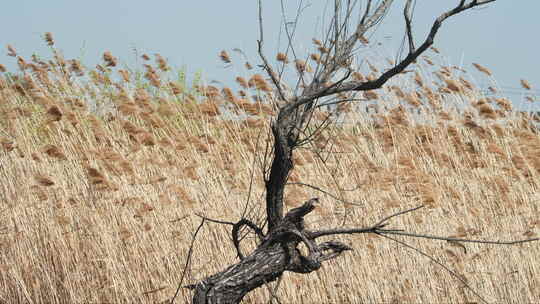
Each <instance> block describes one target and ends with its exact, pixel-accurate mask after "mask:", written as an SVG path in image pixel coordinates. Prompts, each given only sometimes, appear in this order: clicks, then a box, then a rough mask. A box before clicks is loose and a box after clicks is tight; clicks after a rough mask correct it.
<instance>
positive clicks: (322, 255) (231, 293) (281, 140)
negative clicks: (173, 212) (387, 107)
mask: <svg viewBox="0 0 540 304" xmlns="http://www.w3.org/2000/svg"><path fill="white" fill-rule="evenodd" d="M494 1H495V0H483V1H482V0H472V1H468V0H459V1H457V5H456V6H455V7H454V8H453V9H451V10H449V11H446V12H444V13H443V14H442V15H440V16H439V17H438V18H436V19H435V21H434V23H433V25H432V26H431V30H430V31H429V34H428V35H427V37H426V38H425V39H424V41H423V42H422V43H421V44H420V45H419V46H418V47H417V46H416V45H415V39H414V36H413V31H412V19H413V14H412V4H413V1H412V0H408V1H407V2H406V3H405V6H404V10H403V18H404V22H405V35H406V36H405V37H406V39H405V41H406V42H407V44H408V53H407V55H406V56H404V57H403V58H402V59H401V60H399V61H398V62H397V63H396V64H395V65H394V66H393V67H392V68H390V69H388V70H387V71H384V72H383V73H382V74H381V75H380V76H379V77H377V78H376V79H372V80H364V81H360V80H355V79H353V78H352V77H351V74H352V72H353V71H352V70H351V68H350V62H351V59H352V57H353V55H354V51H355V48H356V47H357V46H358V44H359V43H360V42H361V41H362V40H363V39H364V36H365V35H366V34H367V33H368V31H369V30H373V28H374V27H375V26H376V25H377V24H378V23H380V21H381V20H383V19H384V18H385V16H386V15H387V13H388V11H389V9H390V7H391V6H392V4H393V2H394V1H392V0H381V1H372V0H367V1H364V3H365V5H364V6H363V7H361V8H360V7H358V6H357V1H340V0H335V2H334V3H335V5H334V12H333V19H332V20H333V21H332V22H331V25H330V26H329V28H328V29H327V37H326V39H325V42H324V43H323V44H322V45H321V48H323V49H324V52H323V53H322V56H321V57H320V58H319V59H318V60H317V63H318V66H317V68H316V70H315V72H314V73H313V76H312V77H310V78H309V79H307V77H305V76H304V74H302V73H300V74H299V83H300V85H299V86H298V88H301V89H299V90H295V92H297V91H300V92H297V94H293V96H292V97H291V96H290V95H291V94H288V95H287V94H286V92H285V87H284V85H283V80H282V73H281V72H279V71H276V70H275V69H274V68H273V67H272V66H271V65H270V63H269V62H268V60H267V59H266V57H265V55H264V53H263V27H262V23H263V21H262V13H261V10H262V8H261V3H260V0H259V23H260V24H259V26H260V31H261V32H260V40H259V41H258V50H259V55H260V58H261V60H262V67H263V68H264V69H265V70H266V72H267V74H268V76H269V77H270V78H271V80H272V83H273V85H274V86H275V92H276V94H275V95H276V99H277V100H279V103H278V102H276V104H279V107H278V113H277V117H275V118H274V119H273V121H272V123H271V132H272V135H273V139H274V141H273V147H272V150H271V151H272V155H271V165H270V168H269V172H267V173H266V174H265V176H264V177H265V187H266V220H267V226H266V232H265V231H264V230H265V229H263V227H259V226H257V225H256V224H255V223H254V222H252V221H250V220H248V219H245V218H243V219H241V220H240V221H239V222H237V223H228V224H230V225H232V239H233V245H234V246H235V247H236V250H237V253H238V258H239V260H240V261H239V262H237V263H236V264H234V265H231V266H229V267H227V268H225V269H224V270H223V271H221V272H219V273H216V274H214V275H211V276H209V277H207V278H205V279H204V280H202V281H200V282H198V283H196V284H193V285H190V286H187V288H191V289H192V290H194V295H193V303H196V304H214V303H239V302H240V301H241V300H242V299H243V298H244V296H245V295H246V294H247V293H249V292H250V291H252V290H254V289H256V288H258V287H261V286H264V285H265V284H267V283H269V282H273V281H275V280H277V279H278V278H280V277H281V276H282V275H283V273H284V272H286V271H290V272H295V273H303V274H305V273H310V272H313V271H317V270H318V269H319V268H320V267H321V263H323V262H325V261H327V260H330V259H333V258H336V257H338V256H339V255H341V254H342V253H343V252H345V251H347V250H352V248H351V247H349V246H347V245H345V244H343V243H341V242H339V241H325V242H321V243H318V242H317V240H318V239H319V238H321V237H323V236H331V235H338V234H355V233H375V234H379V235H386V234H400V235H406V236H412V237H425V238H430V239H440V240H447V241H454V242H483V243H494V244H516V243H522V242H528V241H532V240H537V239H527V240H520V241H511V242H490V241H487V242H486V241H477V240H468V239H455V238H444V237H437V236H428V235H416V234H411V233H407V232H403V231H398V230H390V229H385V226H386V225H387V224H388V220H390V219H391V218H392V217H395V216H398V215H402V214H404V213H407V212H412V211H415V210H417V209H418V208H420V207H417V208H414V209H410V210H406V211H403V212H399V213H397V214H394V215H391V216H389V217H387V218H384V219H382V220H380V221H379V222H378V223H375V224H374V225H372V226H371V227H366V228H336V229H328V230H318V231H312V230H309V229H307V228H306V227H305V226H304V217H305V216H307V215H308V214H309V213H310V212H311V211H313V209H314V208H315V207H316V206H317V203H318V199H317V198H313V199H310V200H308V201H307V202H305V203H304V204H303V205H302V206H300V207H298V208H295V209H292V210H290V211H289V212H287V213H286V214H283V213H284V212H283V201H284V189H285V186H286V183H287V180H288V178H289V173H290V172H291V170H292V169H293V161H292V159H293V153H294V151H295V149H296V148H298V147H299V146H300V145H302V144H304V143H305V142H306V141H309V140H311V139H313V137H314V136H316V135H317V134H316V131H315V132H313V133H311V134H307V133H306V132H307V131H306V130H308V128H307V127H308V126H309V125H310V123H311V117H312V115H313V113H314V111H315V110H316V109H317V108H319V107H322V106H325V105H328V103H327V102H325V101H324V100H325V97H329V96H336V95H337V94H340V93H351V92H360V91H368V90H374V89H378V88H381V87H382V86H383V85H384V84H385V83H386V82H387V81H388V80H389V79H391V78H392V77H394V76H396V75H398V74H400V73H402V72H403V71H404V70H405V68H406V67H408V66H409V65H410V64H412V63H414V62H415V61H416V60H417V59H418V57H419V56H420V55H421V54H422V53H424V52H425V51H426V50H427V49H428V48H429V47H430V46H431V45H432V44H433V42H434V39H435V37H436V35H437V31H438V30H439V28H440V27H441V25H442V24H443V22H444V21H445V20H446V19H448V18H450V17H452V16H454V15H457V14H460V13H462V12H464V11H467V10H470V9H472V8H475V7H479V6H483V5H486V4H488V3H490V2H494ZM359 10H360V12H359ZM358 13H360V15H359V16H360V17H359V18H358V21H357V22H356V24H353V25H355V26H351V20H353V19H352V18H353V17H352V16H356V15H357V14H358ZM289 38H290V37H289ZM289 47H291V46H290V45H289ZM347 102H351V100H350V99H336V101H335V102H333V104H340V103H347ZM246 227H247V228H249V229H251V230H253V231H254V232H255V234H256V235H257V236H258V238H259V243H258V247H257V248H256V249H255V250H254V251H253V252H251V253H250V254H248V255H247V256H244V254H243V253H242V252H241V250H240V246H239V244H240V233H239V231H240V230H241V229H243V228H246ZM302 243H303V244H304V245H305V246H306V248H307V249H308V251H309V253H308V254H302V252H301V250H300V249H299V246H300V245H301V244H302Z"/></svg>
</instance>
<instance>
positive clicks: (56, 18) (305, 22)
mask: <svg viewBox="0 0 540 304" xmlns="http://www.w3.org/2000/svg"><path fill="white" fill-rule="evenodd" d="M4 2H5V3H3V4H2V11H1V12H0V28H1V29H2V35H0V45H2V47H3V50H2V51H1V52H0V55H2V56H0V63H3V64H6V65H7V66H9V67H13V66H14V65H13V63H14V62H13V59H12V58H10V57H7V56H5V54H6V53H7V51H6V49H5V45H6V44H11V45H13V46H14V47H15V48H16V49H17V51H18V52H19V53H20V54H22V55H23V56H25V57H27V58H28V57H29V56H30V55H31V54H32V53H33V52H36V53H37V54H47V55H48V54H49V53H48V50H47V47H46V46H45V44H44V42H42V34H43V33H44V32H52V33H53V35H54V37H55V40H56V42H57V47H58V48H60V49H61V50H63V53H64V55H65V56H66V58H78V57H80V56H81V55H82V56H83V62H84V63H85V64H87V65H94V64H95V63H97V62H99V60H100V59H101V54H102V53H103V51H106V50H109V51H111V52H112V53H113V54H114V55H115V56H117V57H119V58H120V60H121V61H122V62H126V63H128V64H129V65H130V66H134V65H135V56H134V55H133V51H132V48H133V47H136V48H137V49H138V50H139V52H141V53H149V54H153V53H160V54H162V55H163V56H164V57H166V58H167V59H168V60H169V62H170V63H171V65H173V66H183V65H186V66H187V68H188V71H191V72H193V71H197V70H201V71H203V73H204V76H205V78H207V79H209V80H213V79H216V80H220V81H224V82H228V81H230V80H231V79H234V77H235V76H236V75H235V73H236V71H235V69H234V68H227V69H224V67H223V64H222V63H221V62H220V61H219V60H218V57H217V54H218V53H219V51H220V50H222V49H226V50H232V49H233V48H240V49H243V50H244V51H245V52H246V53H247V55H248V57H249V59H250V61H252V63H257V62H258V58H257V56H256V52H255V46H256V39H257V37H258V29H257V15H256V13H257V7H256V1H255V0H249V1H248V0H244V1H217V0H215V1H203V0H199V1H196V0H191V1H183V0H175V1H173V0H154V1H140V0H116V1H115V0H108V1H104V0H94V1H77V0H50V1H40V0H18V1H4ZM285 2H286V3H287V8H286V13H287V17H288V18H292V17H293V16H294V12H295V10H296V7H297V5H298V4H299V3H300V1H292V0H287V1H285ZM399 2H402V1H396V3H399ZM457 2H458V1H457V0H417V6H416V19H415V21H416V23H415V25H414V28H415V31H416V32H417V34H418V35H417V38H418V41H419V40H420V39H421V37H422V36H421V35H424V34H425V33H426V31H427V30H428V29H429V27H430V25H431V23H432V21H433V19H434V17H435V15H437V14H439V13H440V12H442V10H443V9H446V8H449V7H450V6H453V5H454V4H455V3H457ZM303 3H304V4H305V5H308V7H307V8H306V9H305V10H304V11H303V17H302V19H301V26H300V29H299V32H298V36H297V45H298V47H299V49H302V48H303V49H304V50H305V49H307V48H309V47H310V46H311V38H312V37H314V36H315V35H317V34H318V33H320V26H321V20H320V18H318V17H317V16H321V15H322V13H323V10H324V6H325V4H327V1H315V0H304V2H303ZM263 5H264V7H265V26H266V37H265V39H266V40H267V43H266V51H267V53H268V54H269V57H270V56H271V57H274V55H273V54H275V52H276V50H277V46H278V43H277V37H278V33H279V23H280V21H281V18H282V14H281V11H280V6H279V1H263ZM400 10H401V9H400V6H396V7H395V8H394V9H393V11H392V12H391V15H390V16H389V17H388V18H387V19H386V20H385V22H384V24H383V25H382V26H381V27H380V28H379V29H378V30H377V33H376V35H375V36H374V40H375V41H380V42H384V45H385V50H386V51H387V52H388V55H392V54H395V51H396V50H397V47H398V46H399V42H400V41H401V38H402V35H403V32H402V26H403V21H402V18H401V11H400ZM538 12H540V1H538V0H519V1H518V0H498V1H496V2H495V3H493V4H491V5H489V6H487V7H486V8H483V9H478V10H473V11H469V12H467V13H465V14H463V15H460V16H457V17H454V18H453V19H451V20H448V21H447V22H446V23H445V24H444V25H443V28H442V29H441V30H440V33H439V35H438V38H437V39H436V43H435V45H436V46H437V47H438V48H440V49H441V50H442V51H443V52H444V55H445V56H446V58H447V60H448V62H449V63H451V64H454V65H463V66H464V67H465V68H467V69H468V70H471V71H472V70H473V68H472V67H471V63H472V62H477V63H481V64H483V65H484V66H486V67H488V68H489V69H491V70H492V71H493V72H494V74H495V78H496V79H497V81H498V83H499V85H501V86H502V87H503V88H520V85H519V79H520V78H526V79H528V80H529V82H530V83H531V84H532V85H533V88H534V89H535V90H536V91H538V92H540V58H539V55H538V54H540V39H538V32H539V31H540V18H538V17H537V14H538ZM318 36H319V37H320V35H318ZM475 75H476V74H475ZM476 76H477V78H476V79H477V82H478V83H479V84H480V85H485V84H487V80H486V79H485V78H484V77H481V76H480V75H476ZM476 76H475V77H476ZM519 91H521V90H519ZM508 93H509V97H512V99H514V100H515V101H518V100H519V99H520V97H521V96H520V95H519V94H515V93H516V91H515V90H509V91H508ZM510 93H512V94H511V95H510ZM538 103H540V102H537V103H536V104H538Z"/></svg>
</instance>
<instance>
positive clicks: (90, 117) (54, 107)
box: [0, 34, 540, 303]
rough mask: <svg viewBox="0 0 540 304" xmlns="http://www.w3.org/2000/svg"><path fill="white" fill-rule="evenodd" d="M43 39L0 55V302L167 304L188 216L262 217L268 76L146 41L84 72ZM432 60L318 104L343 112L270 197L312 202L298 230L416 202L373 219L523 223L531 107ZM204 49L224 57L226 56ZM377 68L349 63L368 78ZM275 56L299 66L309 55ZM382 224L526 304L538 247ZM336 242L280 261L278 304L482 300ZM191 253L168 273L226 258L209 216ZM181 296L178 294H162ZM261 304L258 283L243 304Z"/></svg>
mask: <svg viewBox="0 0 540 304" xmlns="http://www.w3.org/2000/svg"><path fill="white" fill-rule="evenodd" d="M46 38H47V39H46V41H47V43H48V44H49V45H50V47H51V51H52V55H51V56H49V57H50V58H46V59H45V58H40V57H38V56H34V57H33V58H22V57H19V55H18V54H17V50H16V49H15V48H14V47H11V46H9V47H8V55H10V56H11V57H12V58H9V57H6V60H14V61H15V62H17V64H18V66H19V69H18V70H17V71H12V72H11V73H10V72H8V71H6V68H5V67H4V66H0V71H2V72H0V179H1V182H0V303H167V302H166V301H169V300H170V299H171V298H172V296H173V295H174V293H175V291H176V288H177V286H178V284H179V282H180V277H181V274H182V271H183V269H184V266H185V264H186V259H187V257H188V250H189V247H190V244H191V239H192V235H193V233H194V231H195V229H196V228H197V226H198V225H199V223H200V222H201V218H200V217H199V216H197V214H198V215H204V216H206V217H209V218H213V219H218V220H223V221H230V222H236V221H238V220H239V219H240V217H241V215H242V214H243V211H244V206H245V205H246V201H247V199H248V197H249V204H248V206H249V208H248V211H249V212H248V215H249V216H250V217H251V218H252V219H253V220H257V219H259V218H260V216H261V215H263V213H264V208H265V207H264V181H263V178H262V173H261V163H262V161H263V160H262V157H263V155H264V152H265V147H266V144H267V142H271V141H272V137H271V133H269V128H268V127H269V123H270V121H271V117H273V115H275V114H276V110H277V109H276V107H275V104H276V103H275V102H272V100H273V98H274V97H273V96H272V89H271V83H270V82H269V81H268V80H267V79H266V76H263V74H262V72H261V71H260V69H258V68H252V69H246V72H245V75H242V76H238V77H237V75H231V79H233V80H236V85H235V86H234V87H231V88H228V87H222V86H219V85H208V84H205V82H204V81H196V82H192V81H186V80H185V78H183V77H179V75H178V73H177V71H174V70H173V69H171V68H170V67H169V66H168V64H167V62H166V60H165V59H164V58H162V57H161V56H159V55H152V56H148V55H143V60H144V62H143V63H144V65H143V66H142V67H136V68H134V69H130V68H126V67H122V66H120V65H119V64H118V59H117V58H116V57H114V55H113V54H111V53H110V52H105V53H104V55H103V59H102V63H101V64H100V65H98V66H97V67H95V68H91V67H85V66H84V65H83V63H81V62H79V61H78V60H73V59H65V58H64V57H63V56H62V54H61V52H60V51H59V50H57V49H56V48H55V46H54V41H53V39H52V36H51V35H50V34H47V35H46ZM440 56H441V55H440V54H439V53H438V50H436V49H433V50H432V51H430V52H429V53H428V55H427V56H424V57H423V58H422V59H421V60H419V61H418V62H417V63H416V64H415V65H413V66H411V67H410V69H409V70H408V73H404V74H403V75H399V76H398V77H396V78H395V79H392V80H391V81H390V82H389V84H388V85H386V86H385V87H384V88H382V89H379V90H376V91H368V92H364V93H362V94H363V95H362V98H363V99H364V101H359V102H356V103H349V104H347V105H346V106H340V107H339V108H338V109H328V110H321V111H319V112H317V115H316V116H315V117H314V118H313V125H314V126H316V125H317V124H320V123H322V122H323V121H325V120H326V119H327V118H328V116H329V115H330V113H331V112H332V113H334V114H332V115H333V116H331V119H333V118H332V117H336V119H337V120H339V121H341V122H340V123H336V124H334V125H331V126H330V127H328V128H326V129H325V130H324V132H323V134H322V136H320V137H319V138H317V139H316V140H315V141H314V142H313V143H312V144H310V145H308V146H305V147H303V148H302V149H299V150H297V151H296V152H295V153H296V154H295V168H294V170H293V173H292V175H291V177H290V183H291V185H289V186H287V188H286V200H285V203H286V206H287V208H292V207H296V206H299V205H301V204H302V203H303V202H304V201H306V200H307V199H310V198H312V197H319V198H320V199H321V203H322V206H321V207H320V208H318V209H316V210H315V211H314V212H313V214H311V215H309V216H308V217H307V218H306V220H308V221H309V222H308V225H309V226H311V227H335V226H341V225H345V226H347V227H361V226H368V225H372V224H374V223H376V222H377V221H378V220H380V219H381V218H382V217H384V216H387V215H390V214H393V213H395V212H398V211H400V210H405V209H408V208H412V207H415V206H418V205H425V206H426V208H423V209H420V210H418V211H416V212H413V213H410V214H407V215H404V216H400V217H397V218H395V219H393V220H392V224H391V225H390V226H389V227H390V228H396V229H405V230H406V231H410V232H418V233H427V234H432V235H441V236H454V237H463V238H474V239H491V240H512V239H524V238H532V237H538V235H539V231H540V217H539V215H540V132H539V129H538V116H534V115H532V114H528V113H523V112H520V111H517V110H514V105H513V103H512V101H511V100H510V99H508V98H506V97H504V96H503V95H501V94H499V93H498V92H497V90H498V88H497V85H496V81H495V80H494V78H493V77H494V76H492V75H491V72H490V71H489V70H488V69H487V68H485V67H483V66H481V65H479V64H476V65H475V67H472V66H471V68H472V69H474V68H476V69H477V70H479V71H480V72H482V73H483V75H484V76H483V77H485V78H486V79H487V80H488V81H491V83H493V86H492V87H490V92H483V91H482V90H481V89H479V88H477V87H476V86H475V85H474V84H473V83H472V81H471V80H470V79H469V78H468V75H469V74H467V72H466V71H463V70H462V69H460V68H457V67H453V66H446V65H442V64H440V63H439V62H442V61H444V60H442V59H440V58H441V57H440ZM220 57H221V60H223V61H224V62H226V63H228V62H230V61H232V62H233V63H234V59H231V58H230V57H229V54H228V53H227V52H222V53H221V54H220ZM314 57H316V56H312V59H313V58H314ZM277 62H278V63H279V64H285V62H286V59H285V58H282V57H280V56H279V55H278V56H277ZM239 64H240V65H243V64H244V62H240V63H239ZM302 64H304V66H303V65H302ZM389 64H390V63H388V62H385V61H380V62H378V63H372V64H370V65H369V67H368V68H367V69H366V70H364V71H359V72H357V73H355V74H354V75H353V76H354V77H357V78H362V77H365V78H367V79H369V78H370V77H373V76H374V75H377V73H380V70H383V69H384V68H385V66H388V65H389ZM289 65H291V68H292V69H293V70H294V69H295V68H296V69H304V70H305V71H307V72H309V66H308V65H309V62H307V63H306V62H303V63H299V62H296V67H295V63H289ZM248 68H249V67H248ZM522 85H523V87H524V88H525V89H527V87H528V88H529V89H530V88H531V84H529V83H528V82H527V81H525V80H523V81H522ZM253 95H255V96H256V98H255V97H253ZM528 99H529V100H528V101H526V102H532V103H535V102H539V101H538V100H536V99H535V98H534V97H533V96H528ZM335 113H338V114H335ZM338 118H339V119H338ZM252 176H253V179H252V178H251V177H252ZM303 184H310V185H314V186H316V187H319V188H321V189H324V190H325V191H326V192H328V193H330V194H332V196H330V195H328V194H325V193H322V192H319V191H317V190H316V189H314V188H310V187H307V186H305V185H303ZM249 192H251V194H250V195H249V196H248V193H249ZM334 197H335V198H334ZM336 198H338V199H336ZM396 238H399V240H401V241H404V242H406V243H408V244H410V245H411V246H414V247H416V248H418V249H420V250H422V251H423V252H425V253H427V254H429V255H431V256H433V257H435V258H436V259H437V260H439V261H440V262H442V263H444V264H445V265H447V266H448V267H449V268H450V269H452V270H453V271H455V272H456V273H457V274H458V275H459V276H460V277H461V278H462V279H463V280H465V281H466V282H467V283H468V284H469V285H470V286H471V287H472V288H473V289H474V291H476V292H477V293H478V294H480V295H481V296H482V297H484V298H485V299H486V300H488V301H489V302H497V303H533V302H539V301H540V288H539V286H540V263H539V261H540V245H539V243H537V242H531V243H525V244H521V245H515V246H494V245H482V244H479V245H476V244H465V245H464V246H458V245H456V244H454V243H449V242H444V241H429V240H418V239H410V238H403V237H396ZM338 239H340V240H342V241H344V242H346V243H347V244H350V245H351V246H352V247H353V248H354V251H349V252H347V253H345V254H343V255H342V256H341V257H339V258H337V259H334V260H331V261H329V262H327V263H325V264H323V267H322V269H321V270H319V271H317V272H314V273H312V274H310V275H298V274H290V273H287V274H285V275H284V277H283V281H282V282H281V285H280V287H279V289H278V292H277V295H278V296H279V298H280V300H281V302H282V303H406V302H409V303H450V302H452V303H475V302H480V299H479V298H478V297H477V296H476V295H475V294H474V293H473V292H471V291H470V290H469V289H466V288H465V287H464V286H463V283H462V282H460V281H459V280H458V279H456V278H455V277H453V276H451V275H450V274H449V273H448V272H447V271H445V270H444V269H443V268H441V267H440V266H439V265H437V264H436V263H433V262H432V261H430V260H429V259H428V258H426V257H425V256H422V255H420V254H418V253H417V252H415V251H413V250H411V249H409V248H406V247H404V246H402V245H400V244H398V243H396V242H393V241H391V240H388V239H386V238H382V237H378V236H375V235H355V236H348V237H347V236H343V237H338ZM243 246H244V247H245V248H244V252H246V253H247V252H248V248H247V247H249V244H247V243H246V244H244V245H243ZM193 249H194V252H193V255H192V258H191V263H190V267H189V271H187V276H186V279H185V280H184V282H183V285H187V284H194V283H196V282H197V281H198V280H201V279H203V278H204V277H206V276H208V275H211V274H213V273H216V272H218V271H220V270H222V269H223V268H225V267H226V266H228V265H231V264H233V263H235V262H237V259H236V252H235V249H234V247H233V245H232V242H231V238H230V226H224V225H218V224H215V223H209V222H207V223H206V224H205V225H204V226H203V228H202V230H201V232H200V233H199V234H198V237H197V239H196V241H195V245H194V248H193ZM274 285H275V283H274V284H273V285H272V286H274ZM190 295H191V291H190V290H188V289H182V290H181V291H180V294H179V297H178V298H177V299H176V303H186V302H189V301H190ZM269 299H270V296H269V291H268V289H267V288H260V289H258V290H256V291H254V292H252V293H250V294H249V295H248V297H246V299H245V300H244V302H245V303H267V302H268V300H269Z"/></svg>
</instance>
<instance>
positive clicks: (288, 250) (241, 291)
mask: <svg viewBox="0 0 540 304" xmlns="http://www.w3.org/2000/svg"><path fill="white" fill-rule="evenodd" d="M317 202H318V200H317V199H311V200H309V201H307V202H306V203H304V204H303V205H302V206H301V207H298V208H295V209H292V210H291V211H289V212H288V213H287V215H286V216H285V217H284V218H283V219H282V220H281V221H279V223H277V225H276V226H275V228H274V229H273V230H272V232H271V233H270V234H268V236H266V237H265V238H264V240H263V242H262V243H261V245H260V246H259V247H258V248H257V249H256V250H255V251H254V252H253V253H251V254H250V255H249V256H247V257H245V258H243V259H242V260H241V261H240V262H239V263H237V264H235V265H232V266H230V267H228V268H227V269H225V270H223V271H221V272H219V273H217V274H215V275H213V276H210V277H208V278H206V279H205V280H203V281H201V282H199V283H197V284H196V285H192V286H190V287H191V288H194V289H195V295H194V296H193V303H194V304H217V303H221V304H224V303H239V302H240V301H241V300H242V299H243V298H244V296H245V295H246V294H248V293H249V292H250V291H252V290H254V289H256V288H258V287H261V286H263V285H264V284H267V283H270V282H273V281H275V280H276V279H277V278H279V277H280V276H281V275H282V274H283V272H285V271H291V272H297V273H309V272H312V271H315V270H318V269H319V268H320V267H321V262H323V261H325V260H328V259H332V258H334V257H336V256H338V255H339V254H341V252H343V251H345V250H351V248H350V247H348V246H346V245H344V244H342V243H340V242H334V241H330V242H324V243H322V244H319V245H317V244H316V243H315V241H314V236H316V234H314V233H313V232H310V231H308V230H305V228H304V216H305V215H307V214H308V213H310V212H311V211H313V209H314V208H315V204H316V203H317ZM300 242H304V243H305V244H306V246H307V248H308V249H309V255H308V256H303V255H302V254H301V252H300V251H299V250H298V248H297V246H298V244H299V243H300ZM328 251H330V252H329V253H328Z"/></svg>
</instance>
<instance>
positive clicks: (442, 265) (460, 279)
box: [377, 233, 489, 304]
mask: <svg viewBox="0 0 540 304" xmlns="http://www.w3.org/2000/svg"><path fill="white" fill-rule="evenodd" d="M377 234H378V233H377ZM379 235H380V236H382V237H385V238H387V239H390V240H392V241H394V242H396V243H399V244H401V245H402V246H405V247H407V248H409V249H412V250H414V251H416V252H418V253H420V254H421V255H423V256H425V257H427V258H428V259H430V260H431V261H432V262H434V263H436V264H437V265H439V266H441V267H442V268H444V269H445V270H446V271H448V273H450V274H451V275H452V276H453V277H455V278H456V279H458V280H459V281H460V282H461V283H463V285H465V287H466V288H467V289H469V290H470V291H471V292H472V293H474V294H475V295H476V296H477V297H478V298H480V300H482V302H484V303H486V304H488V303H489V302H488V301H486V300H485V299H484V298H483V297H482V296H481V295H480V294H479V293H477V292H476V291H475V290H474V289H473V288H472V287H471V286H470V285H469V284H467V282H466V281H465V280H464V279H463V278H462V277H460V276H459V275H458V274H457V273H455V272H454V271H452V270H451V269H450V268H448V267H447V266H446V265H444V264H443V263H441V262H439V261H438V260H437V259H435V258H433V257H432V256H430V255H428V254H427V253H424V252H423V251H422V250H420V249H418V248H414V247H413V246H411V245H409V244H407V243H405V242H402V241H400V240H396V239H394V238H392V237H389V236H386V235H382V234H379Z"/></svg>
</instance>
